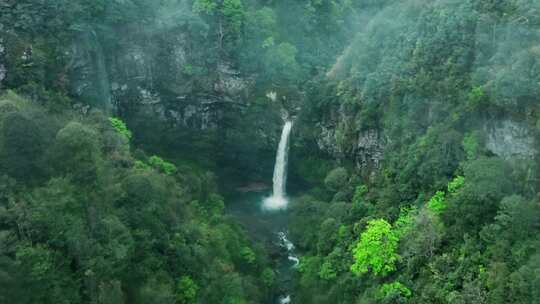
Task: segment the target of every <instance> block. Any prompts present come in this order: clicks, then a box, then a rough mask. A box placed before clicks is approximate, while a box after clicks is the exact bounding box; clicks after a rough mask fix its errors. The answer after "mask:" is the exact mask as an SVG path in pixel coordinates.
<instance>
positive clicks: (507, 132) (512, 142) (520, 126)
mask: <svg viewBox="0 0 540 304" xmlns="http://www.w3.org/2000/svg"><path fill="white" fill-rule="evenodd" d="M485 132H486V134H487V140H486V148H487V149H488V150H489V151H491V152H493V153H494V154H496V155H497V156H500V157H502V158H506V159H509V158H532V157H534V155H535V154H536V153H537V151H536V149H535V147H534V137H533V135H532V134H531V132H530V129H529V128H528V126H527V125H526V124H525V123H520V122H516V121H513V120H510V119H503V120H494V121H490V122H489V123H487V124H486V126H485Z"/></svg>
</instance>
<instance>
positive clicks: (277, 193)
mask: <svg viewBox="0 0 540 304" xmlns="http://www.w3.org/2000/svg"><path fill="white" fill-rule="evenodd" d="M292 126H293V123H292V121H290V120H286V121H285V124H284V125H283V131H281V139H280V140H279V146H278V150H277V155H276V164H275V166H274V178H273V183H274V189H273V193H272V196H271V197H268V198H266V199H265V200H264V204H263V209H265V210H280V209H285V208H287V198H286V197H285V185H286V182H287V154H288V150H289V135H290V134H291V129H292Z"/></svg>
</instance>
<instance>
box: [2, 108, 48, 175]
mask: <svg viewBox="0 0 540 304" xmlns="http://www.w3.org/2000/svg"><path fill="white" fill-rule="evenodd" d="M40 130H41V128H40V127H38V125H36V124H35V123H34V122H33V121H32V120H31V119H30V118H28V117H26V116H25V115H23V114H21V113H19V112H11V113H9V114H7V115H6V117H5V119H4V121H3V125H2V128H1V129H0V131H1V135H0V140H1V142H0V167H1V168H3V169H4V170H5V172H6V173H7V174H9V175H10V176H11V177H13V178H16V179H19V180H25V181H27V180H33V179H35V178H36V177H38V176H39V175H40V173H42V172H43V163H42V161H43V156H44V147H45V143H44V137H43V135H42V134H40Z"/></svg>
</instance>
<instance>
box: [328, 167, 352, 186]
mask: <svg viewBox="0 0 540 304" xmlns="http://www.w3.org/2000/svg"><path fill="white" fill-rule="evenodd" d="M348 178H349V176H348V174H347V170H346V169H345V168H343V167H339V168H335V169H333V170H332V171H330V172H328V175H326V178H325V179H324V185H325V186H326V188H327V189H328V190H330V191H332V192H337V191H339V190H340V189H341V188H343V187H344V186H345V185H346V183H347V180H348Z"/></svg>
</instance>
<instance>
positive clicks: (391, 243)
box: [351, 219, 399, 275]
mask: <svg viewBox="0 0 540 304" xmlns="http://www.w3.org/2000/svg"><path fill="white" fill-rule="evenodd" d="M398 242H399V238H398V236H397V235H396V234H395V233H394V232H393V231H392V225H390V223H388V222H387V221H385V220H384V219H377V220H371V221H369V222H368V225H367V228H366V230H365V231H364V232H363V233H362V234H361V236H360V241H359V242H358V243H357V244H356V246H355V247H354V249H353V255H354V260H355V262H354V264H353V265H352V266H351V271H352V272H353V273H355V274H362V273H366V272H368V271H369V270H371V271H372V272H373V273H374V274H376V275H386V274H388V273H390V272H392V271H394V270H395V269H396V262H397V260H398V259H399V255H398V254H397V247H398Z"/></svg>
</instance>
